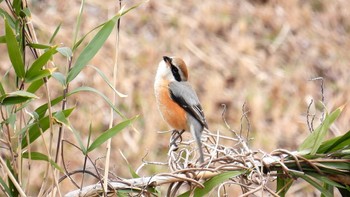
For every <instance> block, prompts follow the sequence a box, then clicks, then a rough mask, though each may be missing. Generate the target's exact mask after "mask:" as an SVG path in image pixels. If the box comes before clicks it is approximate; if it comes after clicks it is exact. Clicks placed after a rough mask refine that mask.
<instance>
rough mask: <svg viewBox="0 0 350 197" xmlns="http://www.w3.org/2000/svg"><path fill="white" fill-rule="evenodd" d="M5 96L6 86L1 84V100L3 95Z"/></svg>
mask: <svg viewBox="0 0 350 197" xmlns="http://www.w3.org/2000/svg"><path fill="white" fill-rule="evenodd" d="M4 94H5V89H4V86H2V83H1V82H0V98H1V97H2V95H4Z"/></svg>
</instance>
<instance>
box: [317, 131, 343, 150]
mask: <svg viewBox="0 0 350 197" xmlns="http://www.w3.org/2000/svg"><path fill="white" fill-rule="evenodd" d="M349 146H350V131H348V132H347V133H345V134H344V135H342V136H338V137H335V138H332V139H330V140H327V141H325V142H323V143H322V145H321V146H320V148H319V150H318V151H317V153H329V152H334V151H337V150H341V149H344V148H350V147H349Z"/></svg>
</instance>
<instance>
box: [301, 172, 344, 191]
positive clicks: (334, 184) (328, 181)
mask: <svg viewBox="0 0 350 197" xmlns="http://www.w3.org/2000/svg"><path fill="white" fill-rule="evenodd" d="M307 174H308V175H309V176H311V177H313V178H315V179H317V180H319V181H321V182H322V183H326V184H328V185H331V186H334V187H339V188H344V189H345V186H343V185H341V184H339V183H337V182H335V181H333V180H331V179H329V178H327V177H326V176H324V175H320V174H317V173H307Z"/></svg>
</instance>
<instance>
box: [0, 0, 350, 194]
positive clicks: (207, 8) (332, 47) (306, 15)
mask: <svg viewBox="0 0 350 197" xmlns="http://www.w3.org/2000/svg"><path fill="white" fill-rule="evenodd" d="M100 2H101V1H96V0H89V1H87V4H86V7H85V12H84V15H83V21H82V28H81V30H80V32H82V33H86V32H87V31H88V30H90V29H91V28H92V27H94V26H96V25H98V24H100V23H101V22H102V21H104V20H106V19H107V17H108V15H111V14H112V13H113V12H114V11H113V10H114V7H115V6H116V5H117V2H116V1H108V2H103V3H100ZM136 2H138V1H124V2H123V3H124V4H127V5H129V6H131V5H133V4H134V3H136ZM30 3H31V6H30V7H31V9H32V14H33V18H32V19H33V23H34V24H35V27H36V28H37V33H38V37H39V42H46V41H47V40H48V38H49V37H50V35H51V34H52V33H53V31H54V29H55V28H56V26H57V25H58V24H59V23H62V29H61V31H60V32H59V34H58V36H57V38H56V44H60V45H64V46H70V45H71V43H72V37H73V36H72V35H73V31H74V24H75V20H76V16H77V13H78V10H79V4H80V2H79V1H66V2H63V1H62V2H61V1H53V0H48V1H31V2H30ZM349 7H350V2H349V1H346V0H335V1H321V0H311V1H297V0H289V1H276V0H270V1H259V0H251V1H232V0H219V1H199V0H192V1H154V0H153V1H150V2H148V3H145V4H144V5H142V6H141V7H140V8H137V10H134V11H132V12H130V13H129V14H127V15H126V16H125V17H123V18H122V21H121V32H120V33H121V40H120V41H121V42H120V59H119V63H120V65H119V70H118V84H117V89H118V90H119V91H121V92H123V93H125V94H127V95H128V97H127V98H120V99H118V103H119V106H118V107H119V109H121V110H122V111H123V112H124V113H125V114H126V115H128V116H129V117H131V116H133V115H135V114H140V115H141V118H140V119H139V121H138V122H137V123H135V124H134V128H135V129H130V130H129V131H124V132H122V133H121V134H120V135H118V136H117V137H115V138H114V139H113V143H112V147H113V153H112V158H113V160H112V164H113V166H112V169H111V170H112V172H113V173H115V174H117V175H118V176H122V177H128V176H130V175H129V173H128V172H127V170H125V169H126V165H125V162H124V161H123V159H122V157H121V154H120V152H119V150H120V151H122V152H123V153H124V154H125V156H126V158H127V159H128V161H129V162H130V163H131V166H132V167H134V168H137V167H138V166H139V165H140V164H141V158H142V157H143V156H144V155H145V154H147V160H149V161H166V156H167V148H168V142H169V138H170V134H159V133H158V132H157V131H159V130H167V129H168V127H167V126H166V125H165V123H164V122H162V120H161V117H160V115H159V113H158V111H157V108H156V104H155V99H154V96H153V79H154V76H155V71H156V68H157V65H158V62H159V61H160V59H161V57H162V56H163V55H171V56H179V57H182V58H184V59H185V61H186V62H187V63H188V65H189V66H190V71H191V76H190V81H191V83H192V84H193V86H194V87H195V89H196V90H197V92H198V95H199V98H200V100H201V103H202V105H203V108H204V111H205V114H206V116H207V119H208V123H209V127H210V129H211V130H213V131H216V130H220V131H223V132H224V129H223V128H224V125H223V122H222V120H221V112H222V107H221V104H222V103H225V104H226V105H227V106H228V114H227V115H228V122H229V123H230V124H231V126H232V127H233V128H235V129H239V127H240V118H241V107H242V105H243V103H244V102H246V103H247V107H248V108H249V111H250V112H249V114H248V116H249V118H250V123H251V137H253V138H254V140H252V141H250V144H251V146H253V147H255V148H256V149H263V150H265V151H267V152H269V151H271V150H273V149H276V148H285V149H289V150H294V149H295V148H296V147H297V146H298V145H299V144H300V143H301V142H302V140H303V139H304V138H305V136H306V135H307V134H308V129H307V125H306V116H305V115H306V110H307V106H308V104H309V102H310V98H313V99H314V100H320V85H319V83H318V82H310V81H308V79H310V78H313V77H318V76H321V77H324V80H325V103H326V106H327V109H329V110H332V109H334V108H335V107H338V106H340V105H342V104H344V103H347V100H348V98H349V96H350V89H349V88H348V84H349V83H350V77H349V73H350V67H349V62H350V56H349V55H348V53H349V51H350V36H349V33H350V13H349V11H348V8H349ZM1 27H3V24H1ZM0 34H1V35H3V34H4V32H3V29H2V28H1V29H0ZM114 40H115V38H113V37H111V38H110V40H109V42H108V43H107V44H106V45H105V47H104V48H103V50H101V51H100V52H99V53H98V54H97V56H96V57H95V58H94V59H93V61H92V62H90V64H92V65H95V66H98V67H99V68H100V69H101V70H103V71H104V72H105V73H106V74H110V73H111V69H112V64H113V58H114V50H115V46H114ZM0 50H1V51H4V50H5V46H4V45H0ZM57 62H59V63H58V64H57V65H60V63H61V64H62V65H63V64H65V62H64V61H61V60H57ZM0 64H1V68H0V69H1V73H4V72H5V71H6V68H8V67H9V64H10V63H9V60H8V57H6V54H5V53H1V54H0ZM83 73H84V74H83V75H81V76H80V77H78V78H77V79H76V80H75V81H74V82H73V84H72V88H74V87H77V86H80V85H82V84H84V85H89V86H93V87H96V88H97V89H99V90H100V91H102V92H104V93H105V94H106V95H110V94H111V93H110V91H109V90H108V88H107V85H105V84H104V83H103V80H102V79H101V78H100V77H99V76H98V75H97V74H96V73H95V72H94V70H93V69H91V68H86V69H85V70H84V72H83ZM59 91H61V90H57V92H52V96H54V95H57V94H59ZM69 105H70V106H73V105H77V109H78V111H75V113H74V114H73V116H72V117H71V119H70V120H71V122H72V124H73V125H74V126H75V128H77V129H78V130H80V131H81V132H82V135H83V134H87V131H88V127H89V124H88V123H90V122H92V124H93V129H94V131H95V132H96V133H98V132H99V131H103V130H105V129H106V128H107V127H108V121H109V107H108V105H107V104H106V103H104V102H103V101H102V99H99V98H97V97H95V96H93V95H91V94H87V93H84V94H79V95H76V96H74V99H71V100H69ZM316 108H317V110H315V107H313V108H312V110H313V111H314V112H315V111H316V112H317V117H319V116H320V112H319V107H316ZM348 117H350V110H348V108H345V109H344V111H343V113H342V116H341V117H340V118H339V119H338V121H337V123H336V126H335V127H334V128H333V129H332V131H333V134H334V135H339V134H341V133H344V132H345V131H346V130H347V129H348V127H349V126H348V124H349V119H348ZM135 130H137V131H135ZM226 134H227V133H226ZM96 135H97V134H96ZM66 138H68V139H73V137H71V136H66ZM38 145H39V144H38ZM68 150H69V148H68ZM99 151H101V152H96V155H92V157H94V158H98V157H100V156H102V155H101V154H103V151H104V149H103V148H101V150H99ZM67 158H69V159H68V160H70V164H69V166H70V168H71V169H75V168H77V167H81V166H82V161H83V160H82V159H81V158H73V155H69V153H67ZM101 164H102V162H101ZM154 171H157V172H159V171H166V168H164V169H159V167H158V166H157V167H156V168H152V167H149V169H147V171H143V172H141V173H142V175H150V174H152V173H153V172H154ZM35 176H40V174H39V173H38V174H36V175H35ZM63 188H65V189H64V190H67V191H68V190H70V189H71V188H72V186H71V185H69V184H68V183H67V184H65V183H64V187H63ZM33 191H35V188H33ZM304 191H307V192H306V193H310V191H308V190H304ZM295 192H296V193H294V194H300V193H298V192H299V191H298V190H295ZM310 195H311V194H310Z"/></svg>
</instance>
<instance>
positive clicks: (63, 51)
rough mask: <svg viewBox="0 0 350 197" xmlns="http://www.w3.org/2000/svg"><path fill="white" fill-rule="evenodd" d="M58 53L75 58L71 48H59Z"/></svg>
mask: <svg viewBox="0 0 350 197" xmlns="http://www.w3.org/2000/svg"><path fill="white" fill-rule="evenodd" d="M57 51H58V52H59V53H60V54H61V55H63V56H64V57H67V58H71V57H72V56H73V52H72V50H71V49H70V48H69V47H59V48H57Z"/></svg>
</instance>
